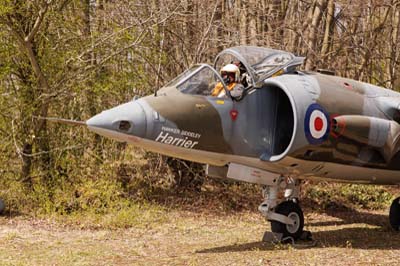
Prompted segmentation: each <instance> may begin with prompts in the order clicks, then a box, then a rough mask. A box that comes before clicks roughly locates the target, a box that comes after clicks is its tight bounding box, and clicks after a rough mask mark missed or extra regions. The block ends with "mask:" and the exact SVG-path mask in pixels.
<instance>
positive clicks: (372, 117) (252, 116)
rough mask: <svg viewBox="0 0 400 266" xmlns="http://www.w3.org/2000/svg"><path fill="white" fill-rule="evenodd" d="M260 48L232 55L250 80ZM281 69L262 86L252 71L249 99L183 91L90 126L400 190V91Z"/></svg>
mask: <svg viewBox="0 0 400 266" xmlns="http://www.w3.org/2000/svg"><path fill="white" fill-rule="evenodd" d="M251 48H252V47H237V49H236V48H231V50H230V51H228V52H227V54H231V55H235V56H236V57H237V58H238V59H239V60H240V61H241V62H244V63H247V64H246V65H247V67H248V72H249V73H250V74H251V72H250V71H251V67H250V66H249V64H250V63H248V62H246V59H245V55H244V54H243V51H248V50H249V49H250V50H251ZM243 49H244V50H243ZM246 49H247V50H246ZM257 49H260V48H257ZM260 51H261V50H260ZM271 51H273V52H274V53H280V52H281V53H285V52H282V51H277V50H271V49H268V51H267V52H268V53H271ZM241 55H243V56H241ZM289 55H290V54H289ZM285 56H287V54H285ZM274 60H275V62H280V61H279V60H276V59H274ZM291 60H292V61H291V62H293V61H295V60H297V61H300V62H301V60H299V58H298V57H294V56H292V57H291ZM296 64H298V62H297V63H296ZM215 65H217V64H215ZM253 66H254V65H253ZM295 66H297V65H295ZM201 67H204V68H206V67H205V66H201ZM210 68H211V67H210ZM279 69H280V70H284V71H281V72H279V74H275V75H273V74H272V75H271V74H270V75H269V76H267V77H265V76H264V77H262V78H259V79H256V78H255V77H256V74H255V72H254V73H252V75H253V76H252V77H253V80H252V82H253V86H251V87H250V88H249V90H248V91H247V93H246V94H245V96H244V97H243V98H242V99H240V100H234V99H231V98H217V97H212V96H209V95H203V94H190V93H185V89H182V86H181V85H182V83H175V84H173V85H172V86H168V87H165V88H162V89H160V90H159V91H158V92H157V95H149V96H146V97H143V98H141V99H139V100H136V101H132V102H130V103H126V104H124V105H121V106H118V107H116V108H113V109H110V110H108V111H105V112H103V113H101V114H99V115H97V116H95V117H93V118H92V119H90V120H88V121H87V124H88V126H89V128H90V129H91V130H93V131H95V132H97V133H99V134H102V135H105V136H108V137H112V138H115V139H118V140H120V141H127V142H130V143H132V144H134V145H136V146H140V147H143V148H145V149H149V150H151V151H155V152H159V153H162V154H165V155H169V156H174V157H178V158H183V159H188V160H192V161H197V162H200V163H205V164H211V165H217V166H223V165H225V164H229V163H232V162H234V163H238V164H243V165H247V166H251V167H256V168H260V169H264V170H267V171H270V172H273V173H279V174H283V175H291V176H295V177H297V178H305V179H327V180H337V181H342V182H359V183H380V184H399V183H400V175H399V172H398V170H400V153H399V146H400V144H399V135H400V125H399V123H398V121H400V111H399V110H400V109H399V107H400V94H399V93H397V92H394V91H390V90H387V89H384V88H380V87H377V86H374V85H371V84H366V83H362V82H358V81H355V80H351V79H345V78H341V77H336V76H332V75H323V74H320V73H314V72H300V71H296V70H295V68H293V67H291V66H290V62H288V63H285V68H284V67H280V68H279ZM213 71H214V72H215V73H214V74H215V75H216V76H217V81H218V78H219V79H220V77H218V74H217V72H216V71H215V70H213ZM273 71H275V70H273ZM274 73H277V72H276V71H275V72H274ZM260 76H262V75H259V76H258V77H260ZM184 78H185V79H186V77H184ZM176 84H178V85H176ZM209 90H210V89H209ZM210 91H211V90H210ZM121 121H124V122H121ZM128 127H129V128H128Z"/></svg>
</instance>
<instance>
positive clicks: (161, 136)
mask: <svg viewBox="0 0 400 266" xmlns="http://www.w3.org/2000/svg"><path fill="white" fill-rule="evenodd" d="M168 136H169V134H168V133H165V135H163V132H162V131H161V132H160V135H158V137H157V138H156V141H158V142H164V141H165V139H166V138H167V137H168Z"/></svg>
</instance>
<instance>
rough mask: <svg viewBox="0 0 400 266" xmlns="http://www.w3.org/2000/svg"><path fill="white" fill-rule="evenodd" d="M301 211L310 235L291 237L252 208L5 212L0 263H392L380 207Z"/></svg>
mask: <svg viewBox="0 0 400 266" xmlns="http://www.w3.org/2000/svg"><path fill="white" fill-rule="evenodd" d="M304 212H305V229H306V230H310V231H312V232H313V238H314V240H315V243H310V242H302V243H297V244H296V245H277V244H270V243H263V242H261V239H262V236H263V233H264V231H265V230H268V229H269V228H270V227H269V223H268V222H266V221H264V220H263V218H262V217H261V215H260V214H259V213H258V212H257V211H254V212H253V211H252V212H249V211H241V212H237V213H228V214H227V213H226V212H221V213H219V212H218V210H217V211H216V210H210V209H207V208H204V209H203V211H201V210H198V209H196V210H195V211H190V210H185V209H164V210H163V211H161V212H158V214H157V215H158V216H160V217H162V219H154V220H151V222H147V223H146V224H142V225H140V226H133V227H128V228H119V229H107V228H101V227H99V228H96V227H92V228H91V227H87V226H80V225H79V224H78V225H72V224H70V223H63V222H60V221H59V220H56V219H38V218H29V216H26V215H11V216H10V215H8V216H7V215H6V216H3V217H0V265H398V259H399V252H400V234H399V233H396V232H393V231H392V230H391V229H390V228H389V225H388V218H387V212H386V211H368V212H367V211H356V210H346V209H343V210H340V211H337V210H336V211H329V210H328V211H327V212H324V213H321V212H316V211H315V210H312V209H307V208H305V210H304ZM155 213H156V212H155ZM153 215H155V214H153ZM82 219H84V218H82ZM311 244H314V245H311Z"/></svg>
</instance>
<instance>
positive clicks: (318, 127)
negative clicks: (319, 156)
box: [304, 103, 330, 144]
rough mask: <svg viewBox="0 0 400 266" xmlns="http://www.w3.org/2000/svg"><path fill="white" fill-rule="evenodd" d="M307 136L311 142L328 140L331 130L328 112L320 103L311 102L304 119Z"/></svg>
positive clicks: (319, 142)
mask: <svg viewBox="0 0 400 266" xmlns="http://www.w3.org/2000/svg"><path fill="white" fill-rule="evenodd" d="M304 131H305V133H306V138H307V140H308V141H309V142H310V143H311V144H321V143H322V142H324V141H325V140H327V138H328V136H329V131H330V119H329V115H328V113H327V112H326V111H325V109H324V108H323V107H322V106H320V105H319V104H316V103H314V104H311V105H310V106H309V107H308V109H307V111H306V117H305V120H304Z"/></svg>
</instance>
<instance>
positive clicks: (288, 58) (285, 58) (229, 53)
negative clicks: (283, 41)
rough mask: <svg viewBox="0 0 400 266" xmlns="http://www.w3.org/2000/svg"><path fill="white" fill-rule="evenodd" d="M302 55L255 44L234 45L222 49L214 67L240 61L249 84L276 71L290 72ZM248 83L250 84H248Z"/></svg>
mask: <svg viewBox="0 0 400 266" xmlns="http://www.w3.org/2000/svg"><path fill="white" fill-rule="evenodd" d="M303 61H304V57H297V56H295V55H293V54H292V53H289V52H285V51H280V50H274V49H270V48H264V47H256V46H236V47H231V48H228V49H225V50H223V51H222V52H221V53H219V54H218V55H217V57H216V58H215V61H214V68H215V69H217V70H218V69H221V68H222V67H223V66H224V65H226V64H229V63H236V64H238V63H240V64H241V71H242V72H246V73H248V75H249V77H250V79H251V80H250V83H252V84H251V85H253V86H256V85H257V83H259V82H260V81H263V80H265V79H267V78H269V77H271V76H272V75H274V74H277V73H278V72H280V71H282V73H283V72H291V71H293V70H294V69H295V68H296V67H297V66H299V65H301V64H302V63H303ZM249 85H250V84H249Z"/></svg>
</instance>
